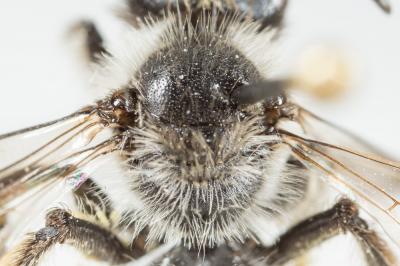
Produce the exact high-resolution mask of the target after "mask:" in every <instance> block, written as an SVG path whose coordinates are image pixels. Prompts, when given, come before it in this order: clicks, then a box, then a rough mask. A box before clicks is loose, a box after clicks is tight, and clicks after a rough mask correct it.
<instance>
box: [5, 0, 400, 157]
mask: <svg viewBox="0 0 400 266" xmlns="http://www.w3.org/2000/svg"><path fill="white" fill-rule="evenodd" d="M118 1H120V0H118ZM121 1H122V0H121ZM396 2H397V3H394V4H393V6H394V12H393V14H392V15H391V16H386V15H384V13H383V12H381V10H379V9H378V8H377V7H376V6H375V4H374V3H373V2H372V0H351V1H350V0H301V1H300V0H292V2H291V3H290V5H289V9H288V13H287V29H286V31H285V33H284V36H283V41H282V57H281V58H280V63H281V64H282V67H283V69H287V70H288V69H289V70H290V69H292V67H293V65H294V63H295V62H296V57H297V56H298V55H299V54H300V52H301V51H302V50H303V49H305V48H307V47H310V46H311V45H315V44H323V45H330V46H333V47H336V48H337V49H339V50H342V51H343V53H344V54H346V56H347V57H348V59H349V61H350V62H351V63H352V65H353V66H354V73H353V77H354V82H353V83H352V84H353V86H352V87H351V88H349V90H348V92H347V93H346V94H345V95H344V96H343V97H342V98H340V99H338V100H337V101H332V102H318V101H317V100H316V99H307V100H305V104H306V106H308V108H309V109H311V110H314V111H315V112H316V113H318V114H320V115H321V116H323V117H326V118H328V119H329V120H331V121H334V122H336V123H337V124H340V125H342V126H344V127H346V128H348V129H350V130H352V131H354V132H355V133H357V134H358V135H361V136H363V137H364V138H365V139H368V140H369V141H370V142H371V143H374V144H376V145H378V146H380V147H382V149H383V150H386V151H388V152H389V153H392V154H394V155H395V156H396V157H397V158H400V139H399V136H400V134H399V133H400V118H399V115H400V80H399V78H400V2H398V1H396ZM115 3H118V2H117V1H111V0H64V1H61V0H57V1H54V0H34V1H32V0H12V1H11V0H9V1H6V0H1V1H0V34H1V35H0V38H1V39H0V134H1V133H4V132H7V131H9V130H14V129H18V128H21V127H26V126H30V125H34V124H37V123H40V122H44V121H47V120H50V119H56V118H58V117H61V116H63V115H66V114H68V113H71V112H73V111H75V110H76V109H78V108H80V107H81V106H83V105H85V104H88V103H90V102H91V101H92V100H93V99H92V97H91V96H90V95H91V94H90V92H89V90H88V89H87V87H88V82H89V77H88V76H87V75H85V74H86V73H84V71H83V70H82V69H83V68H82V66H81V65H79V63H78V59H79V57H78V56H76V55H74V54H73V51H74V50H73V49H72V48H71V45H69V39H68V38H67V37H66V33H67V31H68V28H69V27H70V26H71V25H72V24H73V23H74V22H76V21H77V20H79V19H82V18H92V19H94V20H95V21H96V22H97V23H98V24H99V25H100V27H101V28H102V29H104V33H106V35H107V29H108V27H107V22H108V21H110V16H109V13H110V8H111V7H112V6H113V4H115ZM110 35H111V34H110ZM113 41H118V40H117V39H113ZM266 49H267V48H266Z"/></svg>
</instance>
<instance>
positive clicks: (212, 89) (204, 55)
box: [140, 44, 260, 128]
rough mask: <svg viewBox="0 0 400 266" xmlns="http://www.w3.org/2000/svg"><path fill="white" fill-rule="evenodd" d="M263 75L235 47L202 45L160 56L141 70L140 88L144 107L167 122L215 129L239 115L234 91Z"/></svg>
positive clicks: (149, 61) (154, 57) (175, 49)
mask: <svg viewBox="0 0 400 266" xmlns="http://www.w3.org/2000/svg"><path fill="white" fill-rule="evenodd" d="M259 76H260V75H259V73H258V71H257V70H256V68H255V67H254V66H253V65H252V64H251V63H250V62H249V61H247V60H246V59H245V58H244V56H243V55H242V54H241V53H240V52H239V51H237V50H235V49H234V48H232V47H225V49H223V50H221V49H215V47H210V46H206V45H201V44H197V45H195V46H190V47H176V48H168V49H165V50H161V51H159V52H157V53H156V54H154V55H153V56H152V57H151V58H150V59H149V60H148V61H147V63H146V64H145V65H144V66H143V67H142V69H141V71H140V84H141V87H142V92H143V95H144V98H145V101H144V102H145V103H144V105H145V106H146V108H147V110H148V111H149V112H150V113H151V114H152V115H153V116H154V117H156V118H158V119H159V120H160V121H161V122H162V123H166V124H170V125H174V126H178V127H194V128H197V127H213V126H223V125H225V123H226V122H227V121H228V120H229V118H230V117H232V116H233V115H235V114H236V113H237V112H238V111H237V110H238V108H237V104H236V103H235V102H234V101H232V100H231V97H230V95H231V93H232V91H234V90H235V89H236V88H238V87H240V86H242V85H244V84H248V83H249V82H253V81H254V80H258V79H259Z"/></svg>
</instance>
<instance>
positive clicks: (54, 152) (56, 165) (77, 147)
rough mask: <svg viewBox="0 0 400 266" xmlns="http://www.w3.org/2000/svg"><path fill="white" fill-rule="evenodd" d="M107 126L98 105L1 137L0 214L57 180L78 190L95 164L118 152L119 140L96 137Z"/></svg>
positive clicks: (117, 138) (116, 138)
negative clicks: (65, 182) (98, 113)
mask: <svg viewBox="0 0 400 266" xmlns="http://www.w3.org/2000/svg"><path fill="white" fill-rule="evenodd" d="M104 128H105V127H104V125H103V123H102V121H101V119H100V118H99V116H98V115H97V112H96V108H95V107H88V108H86V109H85V110H82V111H79V112H77V113H74V114H72V115H69V116H67V117H64V118H61V119H59V120H56V121H53V122H49V123H46V124H42V125H38V126H35V127H31V128H27V129H23V130H19V131H16V132H12V133H9V134H5V135H0V213H1V212H6V211H8V210H9V209H10V208H12V207H13V206H14V205H15V204H18V202H21V201H22V200H23V198H24V197H22V196H23V195H24V194H25V193H26V192H28V191H30V193H27V194H29V195H30V196H32V193H35V192H36V193H40V191H43V190H45V189H46V187H48V186H51V185H52V184H54V182H57V181H61V180H64V181H68V182H70V183H71V184H72V185H73V186H79V185H80V184H81V183H82V182H84V180H85V179H86V178H87V175H88V174H89V173H90V172H91V171H93V168H94V167H95V165H93V164H91V162H92V161H93V160H94V159H96V158H97V157H99V156H101V155H104V154H108V153H110V152H113V151H115V150H117V146H118V144H117V143H118V142H119V140H120V138H119V137H118V136H117V137H108V138H106V139H105V138H104V137H103V138H99V137H98V138H95V137H96V136H98V135H99V134H100V132H103V129H104Z"/></svg>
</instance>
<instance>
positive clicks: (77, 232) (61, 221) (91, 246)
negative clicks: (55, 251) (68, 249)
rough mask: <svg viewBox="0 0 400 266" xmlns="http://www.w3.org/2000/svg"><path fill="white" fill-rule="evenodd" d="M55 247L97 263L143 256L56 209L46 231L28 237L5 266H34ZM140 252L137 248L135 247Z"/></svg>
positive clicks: (7, 259)
mask: <svg viewBox="0 0 400 266" xmlns="http://www.w3.org/2000/svg"><path fill="white" fill-rule="evenodd" d="M55 244H70V245H72V246H74V247H76V248H77V249H79V250H80V251H82V252H83V253H84V254H86V255H90V256H91V257H94V258H95V259H98V260H101V261H107V262H110V263H112V264H113V265H115V264H122V263H126V262H129V261H131V260H133V259H135V258H136V257H137V256H139V255H141V254H143V253H144V251H143V250H141V252H138V250H135V252H133V250H131V249H129V248H128V247H126V246H125V245H124V244H123V243H122V242H121V241H120V240H119V239H118V238H117V237H116V236H115V235H114V234H113V233H112V232H110V231H108V230H106V229H104V228H102V227H100V226H98V225H96V224H92V223H90V222H88V221H86V220H82V219H79V218H76V217H74V216H72V215H71V214H70V213H69V212H67V211H65V210H62V209H54V210H52V211H50V212H49V213H48V214H47V216H46V227H44V228H42V229H40V230H39V231H37V232H36V233H33V234H30V235H28V237H27V238H26V239H25V240H24V241H23V242H22V243H21V245H20V246H19V247H18V248H17V250H16V251H14V252H12V253H11V254H9V255H8V256H7V255H6V261H2V263H6V265H11V266H25V265H29V266H34V265H38V263H39V260H40V258H41V257H42V256H43V255H44V254H45V253H46V252H47V251H48V250H49V249H50V248H51V247H53V246H54V245H55ZM136 248H137V247H136Z"/></svg>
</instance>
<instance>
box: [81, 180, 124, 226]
mask: <svg viewBox="0 0 400 266" xmlns="http://www.w3.org/2000/svg"><path fill="white" fill-rule="evenodd" d="M74 196H75V201H76V204H77V206H78V208H79V211H80V212H82V213H83V214H86V215H89V216H91V217H95V218H96V220H97V221H98V222H99V223H101V224H102V225H104V226H105V227H108V228H110V227H111V226H112V225H113V224H114V221H113V209H112V206H111V204H110V202H109V200H108V197H107V195H106V193H105V192H104V191H103V189H101V188H100V187H99V186H98V185H97V184H96V183H95V182H94V181H93V180H92V179H90V178H89V179H88V180H86V181H85V183H83V184H82V185H81V186H80V187H79V188H78V189H77V190H75V191H74ZM117 222H119V221H117Z"/></svg>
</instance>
